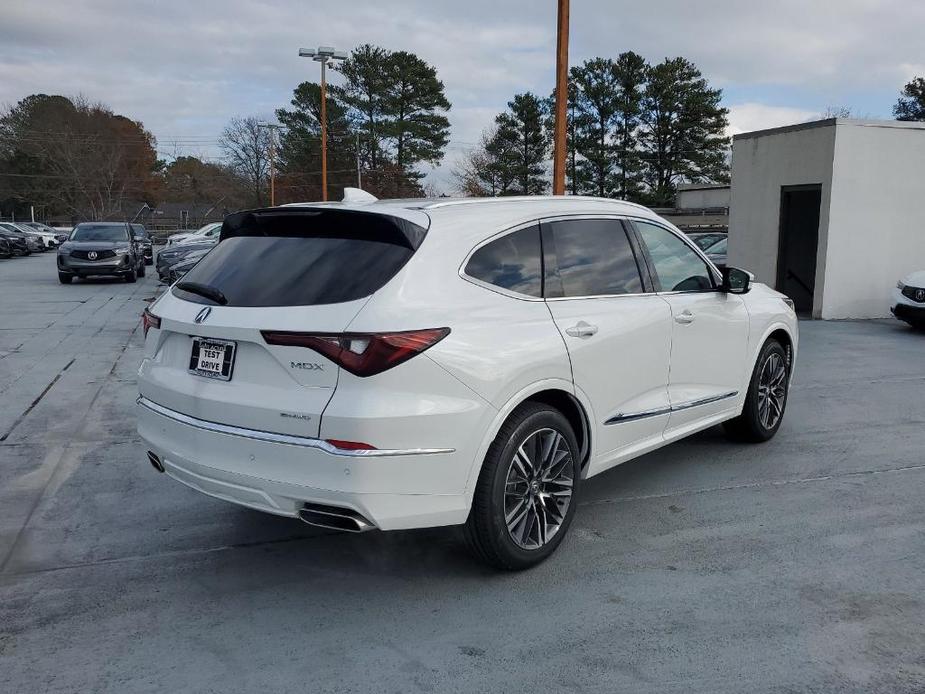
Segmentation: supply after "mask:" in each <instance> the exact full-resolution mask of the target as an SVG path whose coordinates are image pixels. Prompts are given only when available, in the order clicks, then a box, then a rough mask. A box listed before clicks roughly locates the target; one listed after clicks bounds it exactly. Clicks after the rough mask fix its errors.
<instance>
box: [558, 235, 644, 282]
mask: <svg viewBox="0 0 925 694" xmlns="http://www.w3.org/2000/svg"><path fill="white" fill-rule="evenodd" d="M548 226H549V228H550V231H551V234H548V235H547V236H546V237H545V238H547V239H550V238H551V242H552V245H553V246H554V248H555V254H554V257H555V258H556V265H557V267H558V280H559V281H561V283H562V290H561V292H558V291H556V290H558V287H550V289H551V290H553V291H550V292H549V295H550V296H554V295H559V296H572V297H578V296H597V295H601V294H638V293H640V292H642V291H643V288H642V280H641V279H640V276H639V267H638V266H637V264H636V256H635V255H634V253H633V248H632V246H630V242H629V239H628V238H627V236H626V231H625V230H624V228H623V224H622V223H621V222H619V221H618V220H615V219H572V220H563V221H561V222H550V223H549V225H548ZM547 257H548V256H547Z"/></svg>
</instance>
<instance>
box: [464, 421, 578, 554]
mask: <svg viewBox="0 0 925 694" xmlns="http://www.w3.org/2000/svg"><path fill="white" fill-rule="evenodd" d="M549 430H551V431H552V432H554V433H555V434H558V435H559V436H561V439H557V438H555V437H552V439H549V438H543V437H549V436H552V435H551V434H549V433H548V432H549ZM537 436H539V437H540V438H539V439H537V438H534V437H537ZM528 440H530V441H531V443H528ZM550 440H551V441H554V442H555V446H556V451H558V452H560V453H561V452H562V451H563V446H564V447H566V448H567V451H568V458H569V459H568V461H566V459H565V458H564V457H563V458H561V459H560V460H561V461H565V462H558V463H555V464H554V465H552V466H551V470H550V472H549V473H547V475H543V474H541V475H540V476H539V477H540V478H542V479H545V478H546V477H547V476H549V477H552V476H555V477H556V479H557V480H559V481H548V482H544V483H543V484H542V485H539V484H538V481H539V480H537V483H533V484H531V483H529V482H524V489H523V493H522V494H521V492H520V490H519V489H518V488H517V486H516V484H515V483H510V484H513V485H515V486H512V487H511V489H512V490H514V491H515V492H516V496H515V494H510V495H508V496H506V495H505V491H506V489H507V488H508V487H509V475H512V474H513V475H518V474H519V473H518V472H517V471H516V470H515V467H514V466H515V462H514V455H515V453H516V452H517V451H518V450H519V449H520V448H521V447H522V446H524V444H528V445H532V443H533V442H535V443H537V444H538V445H539V444H540V443H541V442H543V441H550ZM554 453H555V451H554ZM536 457H542V456H536ZM518 460H520V459H519V458H518ZM550 460H551V459H550ZM557 470H558V471H559V472H556V471H557ZM567 477H570V478H571V483H570V484H571V486H570V488H571V494H570V496H569V498H568V500H567V506H566V508H565V509H564V513H563V512H562V509H561V506H560V505H559V504H560V503H561V502H563V501H565V499H563V498H561V496H557V497H550V496H548V494H550V493H553V492H555V493H556V494H557V495H564V494H565V490H566V489H568V488H569V487H568V484H566V483H564V482H565V481H566V478H567ZM580 484H581V461H580V460H579V448H578V442H577V440H576V438H575V433H574V431H572V427H571V425H570V424H569V422H568V420H567V419H566V418H565V417H564V416H563V415H562V413H561V412H559V411H558V410H555V409H553V408H551V407H549V406H547V405H542V404H539V403H527V404H525V405H522V406H521V407H519V408H518V409H517V410H515V411H514V412H513V413H512V414H511V416H510V417H509V418H508V420H507V421H506V422H505V423H504V425H503V426H502V427H501V430H500V431H499V432H498V435H497V436H496V437H495V440H494V442H492V444H491V446H490V447H489V449H488V453H487V455H486V456H485V462H484V464H483V465H482V470H481V472H480V474H479V479H478V483H477V484H476V488H475V494H474V495H473V499H472V508H471V509H470V511H469V518H468V519H467V520H466V525H465V527H464V534H465V538H466V543H467V545H468V546H469V549H470V550H471V551H472V553H473V554H475V556H476V557H477V558H479V559H480V560H481V561H483V562H485V563H487V564H490V565H491V566H494V567H496V568H499V569H505V570H508V571H519V570H522V569H527V568H530V567H531V566H535V565H536V564H539V563H540V562H542V561H543V560H544V559H546V558H547V557H549V555H551V554H552V553H553V552H554V551H555V550H556V548H557V547H558V546H559V543H561V542H562V538H564V537H565V534H566V533H567V532H568V528H569V526H570V525H571V523H572V518H573V517H574V515H575V511H576V509H577V504H578V492H579V487H580ZM543 492H545V493H546V494H547V496H546V497H545V500H544V499H543V498H540V497H543ZM508 498H510V499H512V500H511V501H510V502H509V503H510V504H518V503H522V504H524V507H525V508H526V509H527V510H526V511H524V512H523V513H524V516H523V518H524V521H523V523H524V525H522V526H519V528H520V531H519V534H520V535H521V538H523V536H524V534H526V535H528V536H529V537H528V541H529V540H531V539H532V534H531V532H530V531H529V530H527V523H528V522H530V523H531V525H530V528H535V530H536V532H537V542H539V538H540V537H542V536H541V535H540V534H539V533H541V532H542V531H541V528H544V529H545V532H547V533H548V531H549V529H550V528H551V527H552V528H554V530H553V535H552V536H551V537H548V539H545V541H544V542H543V543H542V544H539V545H538V546H537V547H535V548H525V547H524V546H521V545H520V544H518V543H517V542H515V540H514V538H513V537H512V533H514V532H515V531H516V530H517V528H515V530H514V531H512V530H509V529H508V524H507V522H506V520H505V511H506V509H505V502H506V500H507V499H508ZM549 499H552V501H550V500H549ZM553 504H554V505H553ZM532 509H542V511H535V512H532V515H533V520H532V521H530V516H531V510H532ZM547 509H548V511H547ZM512 510H514V509H512ZM541 513H542V517H543V518H544V519H545V521H544V522H541V519H540V514H541ZM548 513H555V514H558V515H559V518H558V520H559V522H558V524H552V525H550V524H549V523H548V521H549V519H550V516H549V515H548ZM515 517H516V516H515Z"/></svg>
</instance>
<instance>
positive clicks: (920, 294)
mask: <svg viewBox="0 0 925 694" xmlns="http://www.w3.org/2000/svg"><path fill="white" fill-rule="evenodd" d="M915 300H916V301H925V289H919V290H917V291H916V292H915Z"/></svg>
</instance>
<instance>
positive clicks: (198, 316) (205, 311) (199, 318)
mask: <svg viewBox="0 0 925 694" xmlns="http://www.w3.org/2000/svg"><path fill="white" fill-rule="evenodd" d="M210 313H212V309H211V308H209V307H208V306H206V307H205V308H204V309H202V310H201V311H200V312H199V313H197V314H196V318H194V319H193V320H195V321H196V322H197V323H202V321H204V320H205V319H206V318H208V317H209V314H210Z"/></svg>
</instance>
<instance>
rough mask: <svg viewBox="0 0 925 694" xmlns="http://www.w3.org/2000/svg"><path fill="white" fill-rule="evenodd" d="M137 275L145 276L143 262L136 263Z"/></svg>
mask: <svg viewBox="0 0 925 694" xmlns="http://www.w3.org/2000/svg"><path fill="white" fill-rule="evenodd" d="M138 276H139V277H144V276H145V264H144V263H139V264H138Z"/></svg>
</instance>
